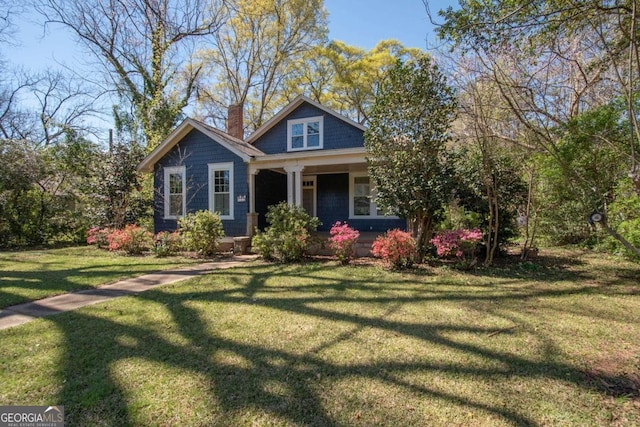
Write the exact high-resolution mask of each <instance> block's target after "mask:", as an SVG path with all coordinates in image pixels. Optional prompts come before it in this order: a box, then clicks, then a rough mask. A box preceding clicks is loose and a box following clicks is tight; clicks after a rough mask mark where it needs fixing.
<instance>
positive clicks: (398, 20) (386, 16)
mask: <svg viewBox="0 0 640 427" xmlns="http://www.w3.org/2000/svg"><path fill="white" fill-rule="evenodd" d="M429 2H430V4H431V9H432V12H433V13H434V14H435V13H436V12H437V10H438V9H440V8H445V7H447V6H448V5H451V4H455V5H457V1H456V0H440V1H437V0H430V1H429ZM324 4H325V9H326V10H327V11H328V13H329V17H328V19H329V38H330V39H336V40H340V41H343V42H345V43H347V44H349V45H353V46H358V47H361V48H364V49H367V50H369V49H371V48H373V47H374V46H375V45H376V44H377V43H378V42H379V41H381V40H387V39H396V40H399V41H400V42H401V43H402V44H404V45H405V46H407V47H417V48H420V49H423V50H426V49H428V48H429V47H433V46H435V45H436V38H435V34H433V31H432V27H431V24H430V23H429V19H428V17H427V13H426V11H425V7H424V3H423V1H422V0H324ZM39 19H40V17H38V16H31V17H29V16H25V17H23V19H22V20H21V22H17V26H18V27H19V31H17V32H16V34H15V40H14V43H13V44H11V45H7V44H3V45H0V58H1V59H3V60H5V61H6V62H8V64H7V65H8V66H9V67H22V68H24V69H26V70H27V71H32V72H38V71H41V70H45V69H52V70H54V69H62V68H63V67H65V66H66V67H68V68H70V69H72V70H74V71H76V72H78V73H79V74H80V75H82V74H83V72H90V69H89V66H88V65H87V63H88V62H94V58H92V57H86V53H85V50H84V49H82V48H81V47H79V46H78V45H77V43H76V41H75V40H74V39H73V37H72V35H71V33H70V32H69V30H68V29H66V28H64V27H62V26H59V25H58V26H50V27H49V28H48V31H47V32H46V33H45V32H44V30H43V28H42V25H41V24H39V23H37V22H38V21H39ZM85 70H89V71H85ZM106 110H109V109H108V108H107V109H106ZM104 119H105V120H106V121H102V120H100V119H95V121H96V125H97V126H98V127H100V128H104V129H107V128H108V127H110V126H111V124H110V123H109V122H110V121H111V119H110V116H108V115H107V116H105V117H104ZM92 121H93V120H92ZM105 132H106V130H105Z"/></svg>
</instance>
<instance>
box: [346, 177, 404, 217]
mask: <svg viewBox="0 0 640 427" xmlns="http://www.w3.org/2000/svg"><path fill="white" fill-rule="evenodd" d="M362 176H366V177H369V185H370V188H371V201H370V202H369V203H370V205H369V206H370V208H369V212H374V214H373V215H356V214H355V213H354V211H355V206H354V202H353V199H354V197H355V193H356V192H355V178H359V177H362ZM375 195H376V192H375V189H374V188H373V185H372V184H371V177H370V176H369V174H368V173H367V172H351V173H350V174H349V219H397V218H398V217H397V216H395V215H389V216H386V215H377V214H376V213H377V212H378V206H377V205H376V202H375Z"/></svg>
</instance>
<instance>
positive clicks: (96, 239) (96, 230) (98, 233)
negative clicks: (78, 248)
mask: <svg viewBox="0 0 640 427" xmlns="http://www.w3.org/2000/svg"><path fill="white" fill-rule="evenodd" d="M112 232H113V230H111V229H110V228H106V227H105V228H100V227H93V228H90V229H89V230H88V231H87V244H89V245H96V246H97V247H99V248H106V247H108V246H109V239H108V237H109V234H111V233H112Z"/></svg>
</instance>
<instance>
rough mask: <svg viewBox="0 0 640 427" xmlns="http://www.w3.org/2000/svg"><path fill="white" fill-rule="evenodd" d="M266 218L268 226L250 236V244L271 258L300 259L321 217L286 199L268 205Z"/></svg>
mask: <svg viewBox="0 0 640 427" xmlns="http://www.w3.org/2000/svg"><path fill="white" fill-rule="evenodd" d="M266 217H267V222H268V223H269V227H267V228H266V229H265V231H264V232H258V233H257V234H256V235H255V236H253V239H252V242H251V244H252V246H253V247H254V248H255V249H256V250H257V252H258V253H259V254H260V255H262V257H263V258H265V259H267V260H270V261H280V262H294V261H299V260H301V259H302V257H303V256H304V254H305V252H306V251H307V249H308V248H309V245H310V243H311V235H312V233H313V232H314V231H315V230H316V229H317V228H318V226H319V225H320V220H318V218H315V217H311V216H310V215H309V214H308V213H307V212H306V211H305V210H304V209H303V208H302V207H299V206H291V205H289V204H288V203H286V202H282V203H279V204H277V205H272V206H269V209H268V212H267V216H266Z"/></svg>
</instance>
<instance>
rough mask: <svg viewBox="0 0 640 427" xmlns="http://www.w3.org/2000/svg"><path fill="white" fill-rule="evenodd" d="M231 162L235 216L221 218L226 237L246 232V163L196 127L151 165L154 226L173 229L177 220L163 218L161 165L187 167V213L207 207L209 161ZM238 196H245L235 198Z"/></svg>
mask: <svg viewBox="0 0 640 427" xmlns="http://www.w3.org/2000/svg"><path fill="white" fill-rule="evenodd" d="M228 162H232V163H233V172H234V173H233V184H234V194H233V200H232V203H233V204H234V219H233V220H223V221H222V224H223V227H224V231H225V234H226V235H227V236H240V235H244V234H246V231H247V230H246V219H247V211H248V204H249V189H248V185H247V166H246V164H245V163H244V161H243V160H242V159H240V158H239V157H238V156H237V155H235V154H234V153H232V152H230V151H229V150H227V149H226V148H224V147H222V146H221V145H220V144H218V143H217V142H215V141H213V140H212V139H210V138H209V137H207V136H205V135H204V134H202V133H201V132H199V131H197V130H195V129H194V130H192V131H191V132H189V134H187V135H186V136H185V137H184V138H183V139H182V140H181V141H180V143H179V144H177V145H176V146H175V147H174V148H173V149H172V150H171V151H170V152H169V153H167V154H166V155H165V156H163V157H162V159H161V160H160V161H159V162H158V163H156V165H155V167H154V188H155V192H156V197H155V206H154V226H155V231H156V233H157V232H159V231H165V230H167V231H172V230H175V229H176V227H177V221H176V220H171V219H164V168H165V167H169V166H181V165H184V166H185V167H186V182H187V196H186V199H187V212H196V211H198V210H206V209H209V167H208V165H209V164H210V163H228ZM238 196H246V197H245V199H244V201H243V202H242V201H238Z"/></svg>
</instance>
